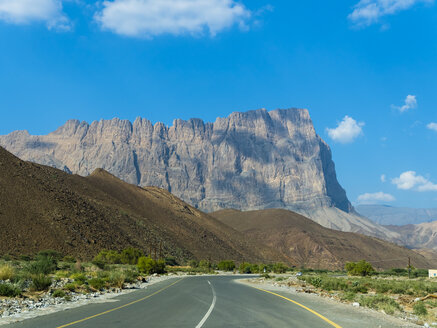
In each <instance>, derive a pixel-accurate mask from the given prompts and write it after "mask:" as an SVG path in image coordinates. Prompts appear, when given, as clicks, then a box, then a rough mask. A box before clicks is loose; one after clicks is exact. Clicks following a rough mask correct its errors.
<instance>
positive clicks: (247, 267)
mask: <svg viewBox="0 0 437 328" xmlns="http://www.w3.org/2000/svg"><path fill="white" fill-rule="evenodd" d="M252 269H253V268H252V265H251V264H250V263H247V262H243V263H241V264H240V267H239V271H240V273H253V272H252Z"/></svg>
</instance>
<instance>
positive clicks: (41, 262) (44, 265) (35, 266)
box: [26, 253, 58, 275]
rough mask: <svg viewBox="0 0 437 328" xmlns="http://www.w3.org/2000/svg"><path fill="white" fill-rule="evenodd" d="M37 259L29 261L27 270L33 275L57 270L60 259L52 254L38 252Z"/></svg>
mask: <svg viewBox="0 0 437 328" xmlns="http://www.w3.org/2000/svg"><path fill="white" fill-rule="evenodd" d="M36 259H37V260H36V261H33V262H31V263H29V264H28V265H27V267H26V271H27V272H29V273H30V274H33V275H47V274H49V273H52V272H54V271H55V270H56V268H57V266H58V260H57V259H56V258H54V257H52V256H45V254H44V253H43V254H38V255H37V258H36Z"/></svg>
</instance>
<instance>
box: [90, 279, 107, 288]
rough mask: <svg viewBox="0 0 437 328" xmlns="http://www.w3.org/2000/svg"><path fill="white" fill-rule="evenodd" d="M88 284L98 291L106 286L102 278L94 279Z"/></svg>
mask: <svg viewBox="0 0 437 328" xmlns="http://www.w3.org/2000/svg"><path fill="white" fill-rule="evenodd" d="M88 284H89V285H90V286H91V287H93V288H94V289H97V290H101V289H102V288H103V287H105V285H106V284H105V281H104V280H103V279H102V278H92V279H90V280H88Z"/></svg>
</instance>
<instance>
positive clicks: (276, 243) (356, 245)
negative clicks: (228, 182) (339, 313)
mask: <svg viewBox="0 0 437 328" xmlns="http://www.w3.org/2000/svg"><path fill="white" fill-rule="evenodd" d="M212 215H213V216H214V217H216V218H217V219H218V220H220V221H221V222H223V223H224V224H226V225H228V226H230V227H232V228H234V229H236V230H238V231H240V232H241V233H243V234H244V235H245V236H246V238H247V239H248V240H252V241H254V242H255V243H260V244H266V245H268V246H270V247H272V248H274V249H276V250H278V251H279V252H280V253H281V254H283V255H284V256H287V257H291V258H293V259H294V260H295V261H296V262H297V263H298V265H299V266H305V267H311V268H325V269H342V268H344V264H345V263H346V262H348V261H359V260H362V259H365V260H367V261H369V262H370V263H372V264H373V266H374V267H375V268H383V269H390V268H394V267H398V268H403V267H406V265H407V264H408V257H410V258H411V261H412V264H413V265H414V266H415V267H418V268H429V267H432V266H433V265H435V264H437V259H434V260H433V261H432V260H428V259H426V258H425V257H424V256H422V255H421V254H418V253H417V252H414V251H412V250H409V249H406V248H404V247H401V246H398V245H396V244H392V243H390V242H387V241H383V240H380V239H377V238H374V237H370V236H365V235H361V234H358V233H352V232H342V231H337V230H331V229H327V228H325V227H322V226H321V225H319V224H317V223H315V222H313V221H312V220H309V219H307V218H305V217H303V216H301V215H299V214H297V213H294V212H291V211H287V210H282V209H268V210H258V211H247V212H242V211H238V210H221V211H217V212H214V213H212Z"/></svg>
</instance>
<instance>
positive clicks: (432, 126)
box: [426, 122, 437, 132]
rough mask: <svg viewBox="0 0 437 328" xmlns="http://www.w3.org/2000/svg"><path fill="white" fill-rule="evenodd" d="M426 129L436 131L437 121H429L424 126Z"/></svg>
mask: <svg viewBox="0 0 437 328" xmlns="http://www.w3.org/2000/svg"><path fill="white" fill-rule="evenodd" d="M426 127H427V128H428V129H430V130H433V131H436V132H437V123H434V122H431V123H429V124H428V125H427V126H426Z"/></svg>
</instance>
